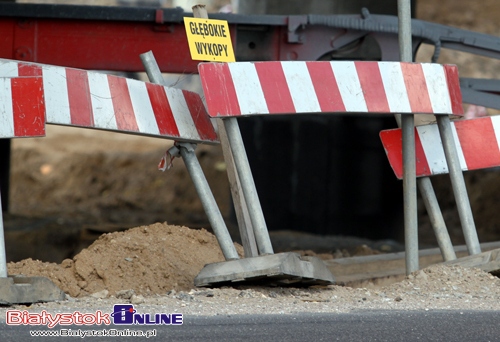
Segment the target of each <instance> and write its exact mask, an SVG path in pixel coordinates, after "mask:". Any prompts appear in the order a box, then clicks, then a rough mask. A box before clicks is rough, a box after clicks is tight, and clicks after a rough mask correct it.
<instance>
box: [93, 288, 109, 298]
mask: <svg viewBox="0 0 500 342" xmlns="http://www.w3.org/2000/svg"><path fill="white" fill-rule="evenodd" d="M108 294H109V291H108V290H102V291H99V292H94V293H92V294H91V295H90V296H91V297H93V298H97V299H103V298H106V297H107V296H108Z"/></svg>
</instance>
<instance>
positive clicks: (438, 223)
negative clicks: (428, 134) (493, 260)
mask: <svg viewBox="0 0 500 342" xmlns="http://www.w3.org/2000/svg"><path fill="white" fill-rule="evenodd" d="M408 6H409V4H406V1H404V3H401V1H399V2H398V17H399V32H400V34H399V37H398V38H399V47H400V59H401V61H403V62H412V61H413V56H412V50H411V46H412V44H411V13H410V14H409V15H408V14H406V12H408V11H411V8H410V9H408V8H407V7H408ZM408 36H409V37H408ZM404 37H406V40H409V43H408V44H406V40H405V39H404ZM395 118H396V122H397V124H398V127H401V114H396V115H395ZM417 184H418V188H419V190H420V193H421V195H422V198H423V200H424V204H425V208H426V209H427V213H428V214H429V217H430V219H431V224H432V228H433V229H434V234H435V235H436V240H437V242H438V245H439V248H440V249H441V255H442V256H443V259H444V260H445V261H448V260H454V259H456V258H457V257H456V255H455V250H454V249H453V244H452V243H451V239H450V235H449V234H448V230H447V229H446V223H445V222H444V219H443V214H442V212H441V209H440V208H439V203H438V201H437V199H436V194H435V192H434V189H433V187H432V183H431V180H430V179H429V178H428V177H422V178H419V179H417ZM405 215H406V214H405ZM417 219H418V217H417ZM405 227H406V225H405ZM411 229H415V228H411ZM416 229H417V230H418V221H417V228H416ZM417 234H418V233H417ZM410 235H411V236H414V235H415V233H413V234H410ZM410 239H411V238H410ZM417 245H418V241H417ZM417 248H418V246H417Z"/></svg>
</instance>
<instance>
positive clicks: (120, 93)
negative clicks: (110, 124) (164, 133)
mask: <svg viewBox="0 0 500 342" xmlns="http://www.w3.org/2000/svg"><path fill="white" fill-rule="evenodd" d="M108 83H109V90H110V92H111V99H112V101H113V108H114V111H115V117H116V125H117V127H118V129H120V130H124V131H134V132H138V131H139V127H138V126H137V121H136V119H135V113H134V108H133V107H132V100H131V99H130V93H129V91H128V86H127V80H126V79H125V78H123V77H116V76H112V75H108Z"/></svg>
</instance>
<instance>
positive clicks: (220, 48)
mask: <svg viewBox="0 0 500 342" xmlns="http://www.w3.org/2000/svg"><path fill="white" fill-rule="evenodd" d="M184 26H185V27H186V34H187V38H188V44H189V51H190V52H191V58H192V59H194V60H197V61H214V62H235V61H236V59H235V58H234V50H233V44H232V42H231V36H230V35H229V25H228V24H227V21H225V20H214V19H202V18H186V17H184Z"/></svg>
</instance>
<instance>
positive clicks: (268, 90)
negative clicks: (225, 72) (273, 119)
mask: <svg viewBox="0 0 500 342" xmlns="http://www.w3.org/2000/svg"><path fill="white" fill-rule="evenodd" d="M254 65H255V69H256V71H257V75H258V76H259V80H260V85H261V87H262V92H263V93H264V98H265V99H266V103H267V108H268V109H269V113H271V114H272V113H295V112H296V110H295V106H294V105H293V100H292V96H291V95H290V90H289V89H288V83H287V82H286V78H285V73H284V72H283V67H282V66H281V62H265V63H255V64H254Z"/></svg>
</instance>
